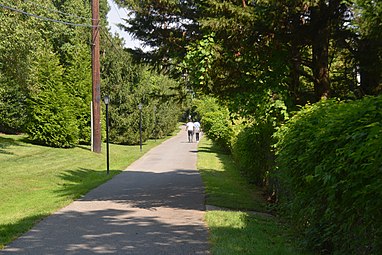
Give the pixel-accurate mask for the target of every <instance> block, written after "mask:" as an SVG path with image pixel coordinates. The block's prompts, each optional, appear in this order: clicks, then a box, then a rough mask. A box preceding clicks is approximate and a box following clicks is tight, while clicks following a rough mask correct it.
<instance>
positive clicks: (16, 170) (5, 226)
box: [0, 134, 162, 248]
mask: <svg viewBox="0 0 382 255" xmlns="http://www.w3.org/2000/svg"><path fill="white" fill-rule="evenodd" d="M161 141H162V140H158V141H157V142H154V141H148V142H147V143H146V144H145V145H144V146H143V152H142V153H141V152H140V151H139V146H122V145H114V144H111V145H110V175H109V176H107V175H106V170H105V169H106V163H105V162H106V160H105V151H106V150H105V147H104V148H103V150H102V154H96V153H93V152H91V151H90V146H79V147H76V148H73V149H58V148H50V147H44V146H38V145H32V144H30V143H28V141H27V140H26V139H25V136H16V135H3V134H0V175H1V178H0V205H1V206H0V215H1V217H0V248H1V247H2V246H4V245H5V244H6V243H8V242H10V241H12V240H13V239H14V238H16V237H17V236H19V235H20V234H21V233H23V232H25V231H27V230H28V229H29V228H31V227H32V226H33V225H34V224H35V223H36V222H37V221H38V220H40V219H41V218H43V217H45V216H47V215H49V214H51V213H53V212H55V211H56V210H58V209H60V208H62V207H64V206H66V205H68V204H69V203H70V202H72V201H73V200H74V199H76V198H78V197H80V196H81V195H83V194H85V193H87V192H88V191H89V190H91V189H93V188H94V187H97V186H98V185H100V184H101V183H103V182H105V181H107V180H108V179H110V178H112V177H113V176H114V175H116V174H118V173H120V172H121V170H123V169H125V168H126V167H127V166H128V165H129V164H131V163H132V162H133V161H135V160H136V159H138V158H139V157H140V156H141V155H143V154H144V153H145V152H146V151H148V150H149V149H151V148H152V147H154V146H156V145H158V144H160V142H161ZM103 146H105V145H103Z"/></svg>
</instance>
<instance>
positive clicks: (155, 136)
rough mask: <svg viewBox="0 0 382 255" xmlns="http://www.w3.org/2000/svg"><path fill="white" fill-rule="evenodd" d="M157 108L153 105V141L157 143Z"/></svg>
mask: <svg viewBox="0 0 382 255" xmlns="http://www.w3.org/2000/svg"><path fill="white" fill-rule="evenodd" d="M156 112H157V106H156V105H154V139H155V142H156V141H157V118H156Z"/></svg>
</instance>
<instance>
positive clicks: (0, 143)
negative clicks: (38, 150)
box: [0, 137, 23, 155]
mask: <svg viewBox="0 0 382 255" xmlns="http://www.w3.org/2000/svg"><path fill="white" fill-rule="evenodd" d="M11 146H23V145H22V143H21V142H20V141H18V140H17V139H15V138H10V137H0V154H8V155H14V153H13V152H10V151H8V150H7V149H8V148H9V147H11Z"/></svg>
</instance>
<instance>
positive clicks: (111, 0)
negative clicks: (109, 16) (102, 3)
mask: <svg viewBox="0 0 382 255" xmlns="http://www.w3.org/2000/svg"><path fill="white" fill-rule="evenodd" d="M110 2H112V4H113V6H114V9H115V10H116V11H117V14H118V17H119V18H120V19H122V17H121V15H120V14H119V10H118V8H117V6H116V4H115V3H114V0H110Z"/></svg>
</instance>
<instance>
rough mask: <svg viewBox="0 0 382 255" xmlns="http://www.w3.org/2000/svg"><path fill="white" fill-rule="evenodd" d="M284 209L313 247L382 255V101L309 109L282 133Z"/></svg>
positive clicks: (326, 104)
mask: <svg viewBox="0 0 382 255" xmlns="http://www.w3.org/2000/svg"><path fill="white" fill-rule="evenodd" d="M277 138H278V139H279V141H278V143H277V145H276V148H277V163H278V169H277V174H278V176H279V178H280V181H281V187H282V192H281V195H282V196H281V201H282V204H283V209H284V210H285V212H286V213H288V215H289V216H290V217H291V220H292V222H293V226H295V228H296V230H297V231H299V232H300V233H301V236H302V239H303V241H304V242H305V244H306V245H308V246H310V247H315V248H316V249H317V250H319V251H321V252H333V253H334V254H381V252H382V238H381V236H382V210H381V209H382V199H381V197H382V182H381V179H382V96H379V97H367V98H364V99H362V100H358V101H352V102H347V103H344V102H337V101H334V100H328V101H322V102H319V103H317V104H315V105H312V106H308V107H305V108H304V109H303V110H302V111H301V112H300V113H298V114H297V115H296V116H294V118H292V119H291V120H290V121H289V122H288V123H287V124H286V125H285V126H283V127H282V128H281V129H280V130H279V131H278V132H277Z"/></svg>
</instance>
